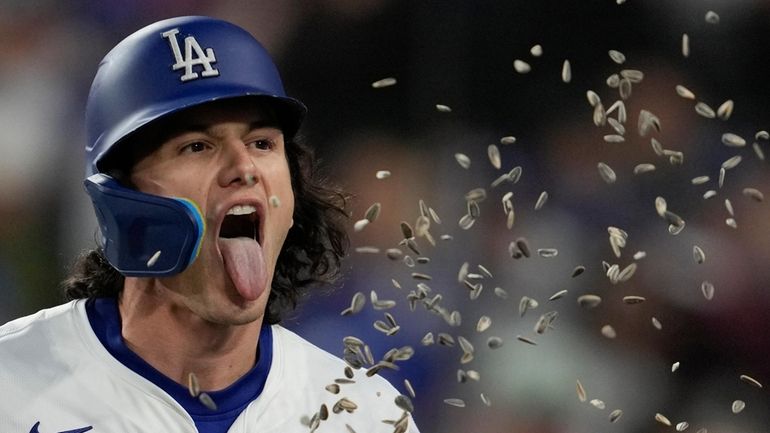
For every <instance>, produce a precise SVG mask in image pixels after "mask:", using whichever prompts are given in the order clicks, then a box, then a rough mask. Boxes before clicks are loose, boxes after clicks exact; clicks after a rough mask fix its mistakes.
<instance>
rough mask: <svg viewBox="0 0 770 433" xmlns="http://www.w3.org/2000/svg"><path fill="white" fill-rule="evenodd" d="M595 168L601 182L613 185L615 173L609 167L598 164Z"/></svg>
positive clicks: (601, 163)
mask: <svg viewBox="0 0 770 433" xmlns="http://www.w3.org/2000/svg"><path fill="white" fill-rule="evenodd" d="M597 168H598V169H599V176H601V178H602V180H603V181H605V182H607V183H608V184H612V183H615V181H616V180H617V176H616V175H615V171H614V170H612V168H610V166H609V165H607V164H605V163H603V162H600V163H599V164H597Z"/></svg>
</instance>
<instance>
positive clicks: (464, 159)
mask: <svg viewBox="0 0 770 433" xmlns="http://www.w3.org/2000/svg"><path fill="white" fill-rule="evenodd" d="M455 160H456V161H457V163H458V164H460V167H462V168H464V169H466V170H467V169H468V167H470V166H471V159H470V158H468V155H466V154H464V153H455Z"/></svg>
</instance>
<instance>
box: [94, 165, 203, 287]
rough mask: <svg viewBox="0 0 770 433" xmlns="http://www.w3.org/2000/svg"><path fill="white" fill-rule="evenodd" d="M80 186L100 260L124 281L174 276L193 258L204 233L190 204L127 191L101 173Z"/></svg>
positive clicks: (193, 205)
mask: <svg viewBox="0 0 770 433" xmlns="http://www.w3.org/2000/svg"><path fill="white" fill-rule="evenodd" d="M84 184H85V189H86V192H87V193H88V195H89V197H90V198H91V201H92V202H93V204H94V209H95V211H96V218H97V220H98V221H99V228H100V229H101V234H102V239H101V242H102V247H103V248H104V254H105V256H106V257H107V260H108V261H109V262H110V264H111V265H112V266H113V267H114V268H115V269H116V270H117V271H118V272H120V273H121V274H123V275H124V276H127V277H164V276H171V275H175V274H178V273H180V272H182V271H183V270H185V269H186V268H187V267H188V266H189V265H190V264H192V262H193V261H195V259H196V258H197V257H198V253H199V252H200V247H201V241H202V240H203V234H204V233H205V228H206V227H205V221H204V219H203V215H202V213H201V211H200V209H199V208H198V206H197V205H196V204H195V203H194V202H192V201H191V200H188V199H184V198H166V197H159V196H155V195H151V194H146V193H143V192H139V191H136V190H133V189H129V188H126V187H123V186H122V185H120V184H119V183H118V182H117V181H116V180H115V179H113V178H112V177H110V176H108V175H105V174H102V173H97V174H94V175H92V176H89V177H88V178H87V179H86V180H85V182H84Z"/></svg>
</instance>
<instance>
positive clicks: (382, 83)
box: [372, 77, 396, 89]
mask: <svg viewBox="0 0 770 433" xmlns="http://www.w3.org/2000/svg"><path fill="white" fill-rule="evenodd" d="M395 84H396V79H395V78H393V77H387V78H383V79H381V80H377V81H375V82H373V83H372V88H375V89H381V88H383V87H389V86H393V85H395Z"/></svg>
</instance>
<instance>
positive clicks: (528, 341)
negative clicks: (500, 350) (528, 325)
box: [490, 335, 537, 348]
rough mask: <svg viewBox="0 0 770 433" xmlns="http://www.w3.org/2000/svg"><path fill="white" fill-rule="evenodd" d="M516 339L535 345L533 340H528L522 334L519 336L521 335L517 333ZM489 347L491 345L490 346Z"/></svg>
mask: <svg viewBox="0 0 770 433" xmlns="http://www.w3.org/2000/svg"><path fill="white" fill-rule="evenodd" d="M516 339H517V340H519V341H521V342H523V343H527V344H531V345H532V346H537V343H536V342H535V341H534V340H530V339H529V338H527V337H524V336H521V335H517V336H516ZM498 347H499V346H498ZM490 348H491V346H490Z"/></svg>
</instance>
